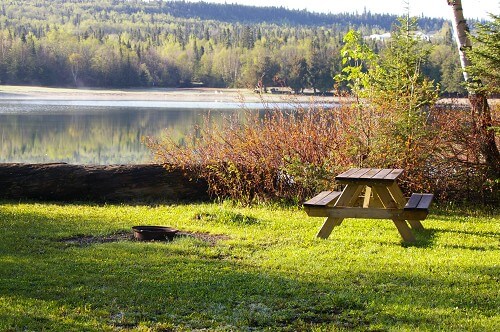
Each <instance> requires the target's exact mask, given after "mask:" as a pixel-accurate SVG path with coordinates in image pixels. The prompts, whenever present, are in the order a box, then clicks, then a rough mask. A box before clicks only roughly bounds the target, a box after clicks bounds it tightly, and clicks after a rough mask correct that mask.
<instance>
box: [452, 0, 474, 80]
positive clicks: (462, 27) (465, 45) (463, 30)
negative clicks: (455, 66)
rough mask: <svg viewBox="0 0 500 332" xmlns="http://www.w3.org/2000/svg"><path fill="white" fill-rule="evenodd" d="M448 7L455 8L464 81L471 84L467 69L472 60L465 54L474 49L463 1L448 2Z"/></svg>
mask: <svg viewBox="0 0 500 332" xmlns="http://www.w3.org/2000/svg"><path fill="white" fill-rule="evenodd" d="M447 2H448V5H450V6H452V7H453V9H452V10H453V31H454V33H455V40H456V41H457V46H458V53H459V55H460V64H461V65H462V71H463V74H464V79H465V81H466V82H469V79H470V77H469V74H468V73H467V67H468V66H470V64H471V63H470V60H469V59H468V58H467V56H466V54H465V52H467V50H470V49H471V48H472V43H471V41H470V38H469V26H468V25H467V21H466V20H465V18H464V11H463V9H462V0H447Z"/></svg>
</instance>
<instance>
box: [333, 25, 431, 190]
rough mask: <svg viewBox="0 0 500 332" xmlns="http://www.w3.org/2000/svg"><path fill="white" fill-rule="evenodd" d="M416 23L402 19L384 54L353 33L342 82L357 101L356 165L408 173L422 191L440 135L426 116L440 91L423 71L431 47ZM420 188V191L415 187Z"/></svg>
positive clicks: (347, 38) (348, 38) (347, 44)
mask: <svg viewBox="0 0 500 332" xmlns="http://www.w3.org/2000/svg"><path fill="white" fill-rule="evenodd" d="M415 31H416V20H415V19H409V18H408V19H401V20H399V23H398V25H396V26H395V28H394V30H393V32H392V34H391V39H390V41H389V43H388V45H387V48H386V49H384V51H383V52H382V54H381V55H380V56H377V55H376V54H375V53H374V52H373V51H372V50H371V49H370V48H369V47H368V46H367V45H366V44H365V42H364V41H363V39H362V38H361V35H360V34H359V33H356V32H354V31H351V32H349V33H348V34H347V35H346V36H345V38H344V41H345V45H344V47H343V49H342V55H343V63H344V65H345V68H344V69H343V70H342V75H340V76H339V79H340V80H342V81H345V82H347V86H348V87H349V88H350V90H351V92H352V93H353V95H354V97H355V98H356V99H355V100H356V103H355V108H356V117H355V118H356V121H355V122H353V123H352V126H353V127H354V128H355V129H354V130H353V132H357V133H359V134H358V135H357V136H353V137H351V138H350V140H351V141H352V144H351V146H352V148H353V153H354V155H356V156H357V160H358V165H359V166H363V165H367V166H371V167H380V168H385V167H400V168H404V169H407V173H406V175H407V177H408V183H409V184H413V186H416V187H415V188H412V189H423V188H422V187H425V186H426V184H424V183H423V181H422V180H423V179H425V178H426V177H425V176H424V174H425V173H426V172H428V171H429V170H428V169H427V168H426V166H425V165H427V164H428V163H427V161H428V159H429V156H430V154H432V152H433V146H435V144H434V143H435V138H436V132H435V131H434V130H433V129H432V128H431V127H430V126H429V123H428V118H429V114H430V111H431V108H432V106H433V105H434V103H435V102H436V100H437V97H438V88H436V87H435V86H434V84H433V82H432V81H430V80H429V79H428V78H426V77H425V76H424V74H423V72H422V68H423V66H424V64H425V63H426V61H427V60H428V57H429V54H430V49H429V48H428V47H427V45H426V44H425V43H423V42H422V41H421V40H420V39H419V38H418V36H416V35H415ZM417 187H420V188H417Z"/></svg>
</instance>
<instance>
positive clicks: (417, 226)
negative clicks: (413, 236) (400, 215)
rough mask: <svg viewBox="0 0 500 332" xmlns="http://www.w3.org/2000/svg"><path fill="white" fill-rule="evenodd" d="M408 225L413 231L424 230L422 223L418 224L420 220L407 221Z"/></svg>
mask: <svg viewBox="0 0 500 332" xmlns="http://www.w3.org/2000/svg"><path fill="white" fill-rule="evenodd" d="M408 223H409V224H410V225H411V228H412V229H415V230H419V231H421V230H424V229H425V228H424V226H423V225H422V223H421V222H420V220H408Z"/></svg>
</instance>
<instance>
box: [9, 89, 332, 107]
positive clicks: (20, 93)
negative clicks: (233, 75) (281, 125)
mask: <svg viewBox="0 0 500 332" xmlns="http://www.w3.org/2000/svg"><path fill="white" fill-rule="evenodd" d="M262 98H263V100H264V101H266V102H283V101H290V100H291V99H292V100H293V101H299V102H307V101H310V100H311V97H310V96H286V95H273V94H266V95H264V96H263V97H262ZM314 99H315V100H321V101H333V99H334V98H333V97H314ZM0 100H120V101H127V100H130V101H139V100H140V101H175V102H203V101H206V102H233V103H234V102H248V103H253V102H260V101H262V99H261V96H260V95H258V94H256V93H253V92H252V91H250V90H247V89H215V88H189V89H188V88H186V89H166V88H164V89H159V88H158V89H123V90H112V89H67V88H46V87H36V86H0Z"/></svg>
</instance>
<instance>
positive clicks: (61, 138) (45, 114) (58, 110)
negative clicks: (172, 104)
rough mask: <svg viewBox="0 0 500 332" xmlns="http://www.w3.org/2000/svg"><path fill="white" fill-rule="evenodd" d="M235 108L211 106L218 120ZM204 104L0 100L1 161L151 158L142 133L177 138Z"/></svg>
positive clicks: (195, 120)
mask: <svg viewBox="0 0 500 332" xmlns="http://www.w3.org/2000/svg"><path fill="white" fill-rule="evenodd" d="M235 110H238V108H233V109H225V110H216V111H214V110H212V111H210V112H211V117H212V118H213V119H214V120H215V121H220V120H221V119H222V116H223V114H228V112H234V111H235ZM208 112H209V110H208V109H201V108H196V109H190V108H160V107H147V108H145V107H123V106H102V105H101V106H88V105H68V103H67V102H66V104H65V105H47V104H46V103H43V104H37V103H33V102H30V103H27V104H23V103H18V102H16V103H6V102H3V103H0V162H25V163H41V162H68V163H76V164H127V163H145V162H149V161H151V155H150V152H149V151H148V149H147V148H146V147H145V146H144V145H143V144H142V141H141V139H142V137H144V136H160V135H161V134H162V133H164V130H165V129H166V128H167V129H168V130H169V131H170V132H171V133H172V134H173V135H174V137H175V138H176V139H179V140H180V139H182V137H183V136H184V134H185V132H186V131H187V130H189V129H191V128H193V125H194V124H200V125H201V124H202V123H203V117H204V115H206V114H208Z"/></svg>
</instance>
